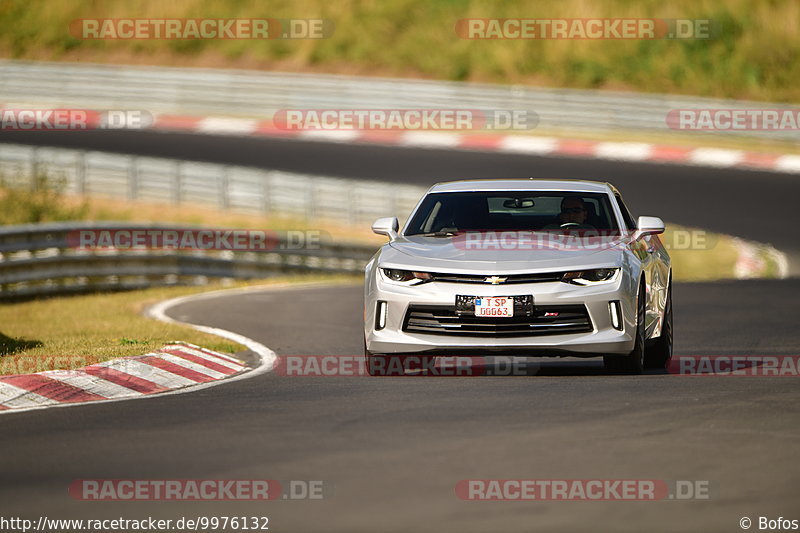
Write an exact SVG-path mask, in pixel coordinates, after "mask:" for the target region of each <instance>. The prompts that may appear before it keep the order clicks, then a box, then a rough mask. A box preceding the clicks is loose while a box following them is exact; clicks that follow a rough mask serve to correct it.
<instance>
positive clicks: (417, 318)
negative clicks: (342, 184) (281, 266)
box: [364, 179, 672, 375]
mask: <svg viewBox="0 0 800 533" xmlns="http://www.w3.org/2000/svg"><path fill="white" fill-rule="evenodd" d="M372 229H373V231H374V232H375V233H378V234H381V235H385V236H387V237H388V238H389V241H388V242H387V243H386V244H384V245H383V246H382V247H381V248H380V250H378V252H377V253H376V254H375V255H374V256H373V257H372V259H371V260H370V261H369V263H368V264H367V266H366V270H365V292H364V302H365V305H364V345H365V346H364V352H365V357H366V358H367V371H368V372H369V374H371V375H383V374H385V373H387V369H388V368H391V366H392V365H391V364H390V362H391V361H392V360H394V361H400V362H401V363H402V362H403V361H404V360H406V359H413V360H415V361H424V363H422V364H428V363H429V362H430V361H435V358H436V356H439V355H457V354H481V355H504V356H512V357H516V356H519V357H528V356H553V357H564V356H571V357H575V356H578V357H602V358H603V361H604V364H605V366H606V368H607V369H608V370H610V371H612V372H617V373H641V372H642V371H643V369H645V368H659V367H660V368H663V367H665V366H666V365H667V364H668V363H669V361H670V358H671V357H672V276H671V272H672V271H671V266H670V258H669V254H668V253H667V251H666V249H665V247H664V245H663V244H662V242H661V240H660V238H659V237H658V235H659V234H660V233H663V232H664V223H663V222H662V221H661V219H659V218H656V217H647V216H642V217H639V218H638V219H636V218H634V217H633V215H631V212H630V211H629V210H628V208H627V207H626V205H625V203H624V202H623V200H622V196H621V195H620V193H619V191H618V190H617V189H616V188H615V187H614V186H613V185H611V184H610V183H604V182H598V181H584V180H544V179H490V180H466V181H455V182H447V183H439V184H436V185H434V186H433V187H431V188H430V189H429V190H428V192H427V193H426V194H425V195H424V196H423V198H422V199H421V200H420V201H419V203H418V204H417V206H416V207H415V208H414V210H413V211H412V213H411V215H410V216H409V218H408V220H407V222H406V223H405V225H404V227H403V228H402V230H401V229H400V227H399V224H398V220H397V218H393V217H389V218H381V219H378V220H377V221H375V223H374V224H373V226H372Z"/></svg>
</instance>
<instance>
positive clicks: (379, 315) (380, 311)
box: [375, 300, 386, 329]
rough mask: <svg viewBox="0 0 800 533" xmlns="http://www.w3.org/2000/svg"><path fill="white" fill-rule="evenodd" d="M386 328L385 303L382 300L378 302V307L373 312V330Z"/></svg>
mask: <svg viewBox="0 0 800 533" xmlns="http://www.w3.org/2000/svg"><path fill="white" fill-rule="evenodd" d="M385 327H386V302H384V301H383V300H379V301H378V307H377V309H376V310H375V329H383V328H385Z"/></svg>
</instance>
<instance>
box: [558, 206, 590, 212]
mask: <svg viewBox="0 0 800 533" xmlns="http://www.w3.org/2000/svg"><path fill="white" fill-rule="evenodd" d="M582 211H586V209H584V208H583V207H566V208H564V209H562V210H561V212H562V213H580V212H582Z"/></svg>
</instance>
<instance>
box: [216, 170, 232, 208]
mask: <svg viewBox="0 0 800 533" xmlns="http://www.w3.org/2000/svg"><path fill="white" fill-rule="evenodd" d="M229 168H230V167H228V166H227V165H225V166H224V167H222V174H220V175H219V179H218V184H219V208H220V209H221V210H223V211H227V210H228V208H229V207H230V204H231V201H230V182H231V180H230V175H229V173H228V170H229Z"/></svg>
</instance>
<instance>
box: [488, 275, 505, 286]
mask: <svg viewBox="0 0 800 533" xmlns="http://www.w3.org/2000/svg"><path fill="white" fill-rule="evenodd" d="M507 279H508V278H501V277H499V276H489V277H488V278H486V279H485V280H483V282H484V283H491V284H492V285H497V284H498V283H503V282H504V281H505V280H507Z"/></svg>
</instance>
